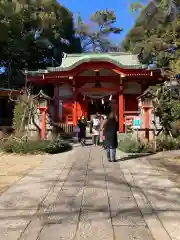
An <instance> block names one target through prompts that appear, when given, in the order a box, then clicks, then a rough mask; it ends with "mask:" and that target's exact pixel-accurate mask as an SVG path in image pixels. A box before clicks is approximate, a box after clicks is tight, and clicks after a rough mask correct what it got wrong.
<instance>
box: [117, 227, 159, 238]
mask: <svg viewBox="0 0 180 240" xmlns="http://www.w3.org/2000/svg"><path fill="white" fill-rule="evenodd" d="M114 232H115V239H124V240H134V239H136V240H154V238H153V236H152V234H151V232H150V231H149V229H148V228H147V227H145V226H115V227H114ZM157 240H158V239H157Z"/></svg>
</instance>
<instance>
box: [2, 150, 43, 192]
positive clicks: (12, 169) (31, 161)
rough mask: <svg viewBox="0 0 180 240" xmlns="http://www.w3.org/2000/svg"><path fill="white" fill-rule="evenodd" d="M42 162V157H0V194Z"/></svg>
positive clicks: (5, 155) (4, 155)
mask: <svg viewBox="0 0 180 240" xmlns="http://www.w3.org/2000/svg"><path fill="white" fill-rule="evenodd" d="M41 162H42V156H40V155H37V156H19V155H7V154H2V155H0V194H1V193H2V192H4V191H5V190H6V189H7V188H9V187H10V186H11V185H12V184H14V183H16V182H18V181H19V180H20V179H21V178H23V177H24V176H25V175H26V174H27V172H28V171H30V170H31V169H33V168H35V167H37V166H38V165H39V164H40V163H41Z"/></svg>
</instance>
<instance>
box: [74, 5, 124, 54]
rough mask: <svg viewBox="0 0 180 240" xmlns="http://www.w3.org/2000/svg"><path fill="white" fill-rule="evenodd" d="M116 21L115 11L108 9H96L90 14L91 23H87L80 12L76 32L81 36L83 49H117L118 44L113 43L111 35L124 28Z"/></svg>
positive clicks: (103, 50)
mask: <svg viewBox="0 0 180 240" xmlns="http://www.w3.org/2000/svg"><path fill="white" fill-rule="evenodd" d="M115 23H116V16H115V13H114V11H110V10H108V9H106V10H103V11H96V12H95V13H94V14H92V15H91V16H90V23H85V22H84V21H83V20H82V18H81V16H80V14H79V15H78V17H77V21H76V32H77V34H78V36H79V37H80V40H81V45H82V49H83V51H85V52H108V51H116V50H117V49H118V46H115V45H114V44H112V42H111V41H110V39H109V36H110V35H111V34H120V33H121V31H123V29H122V28H119V27H116V26H115Z"/></svg>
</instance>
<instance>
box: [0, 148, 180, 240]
mask: <svg viewBox="0 0 180 240" xmlns="http://www.w3.org/2000/svg"><path fill="white" fill-rule="evenodd" d="M163 154H164V155H162V154H161V157H162V156H163V157H165V155H166V156H172V155H173V154H175V155H176V154H179V153H177V152H175V153H173V152H171V153H163ZM159 157H160V155H159V154H158V155H152V156H149V157H139V158H133V157H128V156H126V155H125V154H124V153H120V152H119V158H120V159H121V161H119V162H117V163H109V162H107V161H106V158H105V153H104V151H103V150H102V149H101V148H100V147H93V146H86V147H80V146H74V148H73V150H72V151H70V152H66V153H62V154H57V155H51V156H50V155H45V156H39V157H38V158H37V159H36V157H33V158H32V157H28V156H27V158H29V161H28V162H27V164H26V165H29V166H30V164H31V163H30V162H31V161H35V162H37V164H34V165H33V166H31V168H29V169H28V170H27V171H26V172H24V175H22V174H20V170H19V175H21V176H19V178H17V179H16V181H14V183H11V184H10V185H9V187H7V188H6V189H4V190H2V192H1V195H0V239H1V240H22V239H23V240H25V239H26V240H37V239H38V240H46V239H47V240H49V239H52V240H60V239H61V240H62V239H64V240H71V239H75V240H80V239H88V240H93V239H94V240H101V239H102V240H114V239H116V240H119V239H123V240H132V239H137V240H141V239H142V240H155V239H156V240H159V239H163V240H170V239H173V240H178V239H180V197H179V196H180V189H179V187H178V185H177V184H175V183H174V182H173V181H171V180H170V179H169V178H168V175H167V174H166V172H165V171H164V170H162V169H160V168H159V167H156V166H155V165H151V164H150V160H149V159H154V161H155V160H158V158H159ZM3 159H4V160H3ZM3 161H4V165H3ZM7 163H8V159H6V158H5V156H4V157H3V158H2V157H1V158H0V164H1V168H0V171H1V176H0V179H1V181H2V177H3V174H5V172H4V170H3V169H4V168H5V164H7ZM17 164H18V163H16V167H14V169H15V168H16V169H17V168H19V169H20V168H21V166H20V165H17ZM22 164H23V163H22V162H21V165H22ZM26 167H27V166H26ZM24 168H25V167H24ZM15 174H16V175H17V173H15V170H14V171H11V173H10V172H8V173H6V175H7V177H8V176H10V177H12V176H13V175H15Z"/></svg>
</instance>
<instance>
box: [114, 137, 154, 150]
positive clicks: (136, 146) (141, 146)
mask: <svg viewBox="0 0 180 240" xmlns="http://www.w3.org/2000/svg"><path fill="white" fill-rule="evenodd" d="M118 148H119V150H121V151H123V152H125V153H153V152H154V150H153V147H152V146H151V145H148V144H145V143H142V142H140V141H137V140H136V139H135V138H133V137H132V136H130V135H125V136H123V137H122V136H121V137H120V138H119V142H118Z"/></svg>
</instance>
